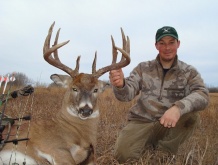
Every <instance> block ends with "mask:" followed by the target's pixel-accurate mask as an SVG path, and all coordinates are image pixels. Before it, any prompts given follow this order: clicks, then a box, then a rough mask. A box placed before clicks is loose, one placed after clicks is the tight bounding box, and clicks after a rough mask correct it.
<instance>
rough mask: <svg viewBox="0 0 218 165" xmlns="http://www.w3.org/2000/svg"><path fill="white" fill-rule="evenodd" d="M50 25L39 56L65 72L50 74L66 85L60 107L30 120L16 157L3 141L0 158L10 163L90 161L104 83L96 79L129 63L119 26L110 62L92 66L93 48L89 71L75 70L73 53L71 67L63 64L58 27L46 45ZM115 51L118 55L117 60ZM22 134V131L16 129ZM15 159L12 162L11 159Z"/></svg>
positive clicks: (89, 164) (91, 164)
mask: <svg viewBox="0 0 218 165" xmlns="http://www.w3.org/2000/svg"><path fill="white" fill-rule="evenodd" d="M54 25H55V22H54V23H53V24H52V25H51V26H50V28H49V31H48V35H47V37H46V39H45V43H44V47H43V57H44V60H45V61H46V62H48V63H49V64H50V65H52V66H54V67H56V68H58V69H60V70H62V71H64V72H65V73H67V75H69V76H64V75H58V74H53V75H51V79H52V80H53V81H54V82H55V83H56V84H59V85H61V86H63V87H65V88H66V93H65V94H64V97H63V100H62V107H61V109H60V111H59V112H58V113H57V114H56V115H55V117H53V118H52V119H51V120H46V121H45V120H43V121H41V120H37V121H34V122H31V128H30V131H29V140H28V143H27V144H28V146H27V150H25V149H26V147H25V144H26V143H25V142H19V143H18V144H17V150H16V151H15V152H16V158H15V154H12V153H11V150H10V149H11V148H12V146H13V144H10V143H7V144H6V145H5V146H4V148H3V150H2V151H1V152H0V162H1V161H2V162H3V163H5V164H10V163H8V162H9V159H10V158H11V164H12V163H17V164H31V165H32V164H46V163H48V164H53V165H64V164H66V165H68V164H71V165H77V164H81V165H83V164H84V165H94V164H96V158H95V149H96V143H97V126H98V120H99V116H100V110H99V108H98V104H97V98H98V95H99V94H100V93H101V92H103V91H104V88H105V86H106V84H107V83H105V82H103V81H101V80H99V77H100V76H102V75H103V74H105V73H107V72H109V71H111V70H114V69H120V68H123V67H125V66H127V65H128V64H129V63H130V40H129V37H128V36H127V37H126V36H125V34H124V32H123V30H122V28H121V34H122V42H123V43H122V44H123V48H119V47H117V46H116V45H115V42H114V39H113V37H112V35H111V40H112V63H111V64H110V65H108V66H106V67H103V68H101V69H98V70H96V59H97V52H95V57H94V60H93V63H92V73H91V74H88V73H79V63H80V56H78V57H77V60H76V66H75V69H72V68H70V67H68V66H66V65H65V64H63V63H62V62H61V61H60V59H59V55H58V49H59V48H61V47H63V46H64V45H66V44H67V43H69V40H68V41H65V42H62V43H58V38H59V33H60V29H58V31H57V33H56V37H55V41H54V44H53V45H52V46H50V40H51V36H52V31H53V27H54ZM118 51H119V52H120V53H122V57H121V59H120V61H119V62H117V56H118ZM20 136H22V133H20ZM15 161H16V162H15Z"/></svg>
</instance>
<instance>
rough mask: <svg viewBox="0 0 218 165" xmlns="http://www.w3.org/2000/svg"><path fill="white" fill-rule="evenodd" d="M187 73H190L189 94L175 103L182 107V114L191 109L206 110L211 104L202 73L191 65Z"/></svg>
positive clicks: (188, 77)
mask: <svg viewBox="0 0 218 165" xmlns="http://www.w3.org/2000/svg"><path fill="white" fill-rule="evenodd" d="M186 74H188V75H187V79H188V84H187V88H188V89H187V90H189V94H188V95H187V96H186V97H184V98H183V99H181V100H179V101H176V102H175V105H177V106H178V107H179V109H180V113H181V115H183V114H185V113H188V112H191V111H200V110H204V109H205V108H206V107H207V106H208V104H209V92H208V89H207V88H206V86H205V84H204V81H203V79H202V78H201V75H200V73H198V71H197V70H196V69H195V68H193V67H191V68H190V72H188V73H186Z"/></svg>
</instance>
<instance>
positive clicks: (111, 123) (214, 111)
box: [1, 88, 218, 165]
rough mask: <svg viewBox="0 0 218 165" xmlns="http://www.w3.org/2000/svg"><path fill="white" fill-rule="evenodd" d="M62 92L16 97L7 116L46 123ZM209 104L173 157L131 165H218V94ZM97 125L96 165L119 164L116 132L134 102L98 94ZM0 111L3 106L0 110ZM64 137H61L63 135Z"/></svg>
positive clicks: (149, 154)
mask: <svg viewBox="0 0 218 165" xmlns="http://www.w3.org/2000/svg"><path fill="white" fill-rule="evenodd" d="M63 95H64V90H63V89H60V88H35V92H34V94H33V95H31V96H30V97H25V98H17V99H14V100H13V101H11V102H8V105H7V109H6V113H7V114H10V115H11V116H18V114H19V113H20V111H22V110H25V112H24V113H25V114H28V113H31V112H30V111H32V120H31V122H34V121H35V120H49V119H50V118H51V117H52V116H53V115H54V114H55V113H56V112H57V111H58V109H59V108H60V107H61V102H62V98H63ZM210 96H211V99H210V105H209V107H208V108H207V109H206V110H204V111H202V112H201V113H200V114H201V125H200V127H199V128H198V129H197V130H196V132H195V133H194V135H193V136H192V138H190V139H189V140H188V141H186V142H185V143H184V144H183V145H182V146H181V147H180V149H179V152H178V154H177V155H176V156H175V157H174V158H172V157H167V156H166V155H165V153H161V152H160V151H152V150H148V151H145V153H144V155H143V157H142V158H141V159H140V160H135V161H132V162H128V163H126V164H131V165H158V164H160V165H170V164H175V165H186V164H187V165H217V164H218V94H210ZM98 102H99V108H100V115H101V117H100V122H99V125H98V134H97V138H98V141H97V142H98V144H97V148H96V159H97V164H99V165H119V163H118V162H117V161H116V160H115V159H114V157H113V149H114V143H115V140H116V138H117V136H118V133H119V131H120V130H121V129H122V128H123V127H124V126H125V124H126V122H127V120H126V119H127V118H126V117H127V113H128V109H129V107H131V106H132V105H133V104H134V102H135V100H133V101H132V102H128V103H124V102H119V101H117V100H116V99H115V97H114V95H113V93H112V91H111V89H110V88H108V89H106V90H105V91H104V93H102V94H101V95H100V98H99V100H98ZM1 108H2V107H1ZM63 136H64V135H63Z"/></svg>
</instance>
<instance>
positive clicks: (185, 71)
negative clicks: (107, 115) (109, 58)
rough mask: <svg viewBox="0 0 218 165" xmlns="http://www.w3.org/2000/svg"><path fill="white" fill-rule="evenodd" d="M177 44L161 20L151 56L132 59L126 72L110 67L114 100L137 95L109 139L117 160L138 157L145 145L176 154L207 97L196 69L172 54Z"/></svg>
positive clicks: (178, 42)
mask: <svg viewBox="0 0 218 165" xmlns="http://www.w3.org/2000/svg"><path fill="white" fill-rule="evenodd" d="M179 46H180V41H179V37H178V34H177V31H176V30H175V29H174V28H173V27H170V26H164V27H162V28H160V29H158V30H157V33H156V42H155V47H156V49H157V50H158V52H159V53H158V55H157V57H156V59H154V60H152V61H147V62H142V63H140V64H138V66H137V67H135V68H134V69H133V71H132V72H131V73H130V76H129V77H127V78H124V74H123V72H122V70H121V69H119V70H113V71H111V72H110V82H111V84H112V85H113V91H114V94H115V96H116V98H117V99H118V100H120V101H130V100H132V99H134V98H135V96H137V95H140V97H139V98H138V100H137V103H136V104H135V105H134V106H133V107H131V109H130V113H129V115H128V120H129V122H128V124H127V125H126V127H125V128H124V129H123V130H122V131H121V132H120V135H119V137H118V138H117V141H116V144H115V156H116V158H117V160H118V161H119V162H120V163H124V162H126V161H127V160H129V159H138V158H140V156H141V154H142V152H143V150H145V149H146V147H148V146H153V147H154V149H159V150H163V151H166V152H168V153H170V154H176V153H177V151H178V148H179V145H180V144H181V143H183V142H184V141H185V140H186V139H188V138H189V137H190V136H191V134H192V133H193V131H194V129H195V128H196V126H197V125H198V123H199V114H198V111H200V110H203V109H205V108H206V106H207V105H208V102H209V96H208V90H207V89H206V87H205V85H204V82H203V80H202V78H201V76H200V74H199V73H198V72H197V70H196V69H195V68H194V67H192V66H190V65H188V64H186V63H184V62H182V61H180V60H178V56H177V50H178V48H179Z"/></svg>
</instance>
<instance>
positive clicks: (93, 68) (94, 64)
mask: <svg viewBox="0 0 218 165" xmlns="http://www.w3.org/2000/svg"><path fill="white" fill-rule="evenodd" d="M96 60H97V51H96V52H95V58H94V60H93V63H92V74H95V73H96Z"/></svg>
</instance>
